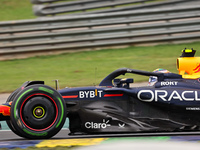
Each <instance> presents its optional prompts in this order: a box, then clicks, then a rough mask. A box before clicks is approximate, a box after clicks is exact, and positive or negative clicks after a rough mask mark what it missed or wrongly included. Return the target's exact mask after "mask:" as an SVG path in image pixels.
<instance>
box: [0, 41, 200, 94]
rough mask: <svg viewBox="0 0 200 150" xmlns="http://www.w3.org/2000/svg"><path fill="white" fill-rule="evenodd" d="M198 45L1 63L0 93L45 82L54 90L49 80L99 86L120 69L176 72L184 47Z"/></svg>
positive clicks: (78, 53)
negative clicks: (25, 83) (35, 82)
mask: <svg viewBox="0 0 200 150" xmlns="http://www.w3.org/2000/svg"><path fill="white" fill-rule="evenodd" d="M199 45H200V42H195V43H188V44H176V45H158V46H151V47H128V48H123V49H108V50H101V51H90V52H77V53H71V54H62V55H55V56H41V57H33V58H28V59H21V60H9V61H1V62H0V83H1V85H0V92H11V91H13V90H14V89H16V88H18V87H19V86H20V85H21V84H22V83H23V82H25V81H30V80H44V81H45V82H46V84H47V85H50V86H53V87H54V82H53V81H52V80H54V79H59V84H60V87H61V88H64V87H66V86H67V87H77V86H92V85H98V84H99V83H100V81H101V80H102V79H103V78H104V77H105V76H107V75H108V74H109V73H111V72H112V71H114V70H116V69H118V68H122V67H127V68H133V69H140V70H146V71H153V70H154V69H156V68H165V69H168V70H170V71H171V72H174V73H177V69H176V59H177V57H179V56H180V55H181V50H182V49H183V48H185V47H187V48H191V47H193V48H194V49H198V48H199ZM196 56H198V52H197V54H196ZM126 77H133V78H134V79H135V81H136V82H141V81H147V80H148V78H147V77H143V76H138V75H132V74H131V75H129V76H126Z"/></svg>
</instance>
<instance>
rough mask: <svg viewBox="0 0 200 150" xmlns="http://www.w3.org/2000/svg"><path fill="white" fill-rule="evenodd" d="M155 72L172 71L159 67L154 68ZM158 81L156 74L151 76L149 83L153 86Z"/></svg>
mask: <svg viewBox="0 0 200 150" xmlns="http://www.w3.org/2000/svg"><path fill="white" fill-rule="evenodd" d="M153 72H155V73H171V72H170V71H168V70H166V69H161V68H158V69H156V70H154V71H153ZM157 81H158V78H157V77H156V76H150V77H149V83H148V85H149V86H153V85H154V84H155V83H156V82H157Z"/></svg>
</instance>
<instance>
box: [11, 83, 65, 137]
mask: <svg viewBox="0 0 200 150" xmlns="http://www.w3.org/2000/svg"><path fill="white" fill-rule="evenodd" d="M65 120H66V106H65V103H64V101H63V98H62V96H61V95H60V94H59V93H58V92H57V91H56V90H54V89H53V88H51V87H49V86H46V85H40V84H37V85H31V86H28V87H26V88H25V89H23V90H22V91H20V92H19V93H18V94H17V95H16V96H15V98H14V100H13V102H12V106H11V123H12V125H13V126H14V128H15V129H16V130H17V132H19V133H20V135H22V136H23V137H25V138H29V139H46V138H50V137H52V136H54V135H55V134H57V133H58V132H59V131H60V130H61V128H62V127H63V125H64V123H65Z"/></svg>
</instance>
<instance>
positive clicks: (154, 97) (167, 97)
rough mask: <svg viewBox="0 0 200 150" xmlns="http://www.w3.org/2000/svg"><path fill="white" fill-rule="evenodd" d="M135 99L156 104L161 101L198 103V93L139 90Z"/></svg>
mask: <svg viewBox="0 0 200 150" xmlns="http://www.w3.org/2000/svg"><path fill="white" fill-rule="evenodd" d="M137 98H138V99H139V100H141V101H145V102H152V101H154V102H157V101H158V100H161V101H171V100H179V101H200V95H199V93H198V91H182V92H178V91H176V90H174V91H172V92H168V91H166V90H155V91H152V90H141V91H139V92H138V93H137Z"/></svg>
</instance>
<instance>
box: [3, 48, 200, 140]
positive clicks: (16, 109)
mask: <svg viewBox="0 0 200 150" xmlns="http://www.w3.org/2000/svg"><path fill="white" fill-rule="evenodd" d="M195 52H196V51H195V50H193V49H184V50H183V52H182V55H181V57H179V58H178V59H177V67H178V70H179V74H174V73H170V72H159V71H158V72H148V71H141V70H135V69H129V68H121V69H118V70H115V71H114V72H112V73H110V74H109V75H108V76H107V77H105V78H104V79H103V80H102V81H101V83H100V84H99V86H91V87H77V88H64V89H61V90H55V89H53V88H51V87H49V86H47V85H44V82H43V81H28V82H25V83H24V84H23V85H22V86H21V87H19V88H18V89H16V90H15V91H14V92H13V93H12V94H11V95H10V96H9V97H8V99H7V101H6V103H5V104H2V105H0V120H6V122H7V124H8V126H9V127H10V129H11V130H12V131H13V132H14V133H15V134H17V135H19V136H21V137H24V138H29V139H41V138H42V139H44V138H51V137H52V136H54V135H56V134H57V133H58V132H59V131H60V130H61V128H62V127H63V124H64V122H65V119H66V118H68V119H69V130H70V135H76V134H79V135H80V134H83V135H85V134H86V135H100V134H103V135H104V134H126V133H137V134H138V133H139V134H140V133H141V134H142V133H146V134H150V133H157V134H159V133H164V134H170V133H177V134H179V133H183V132H184V133H188V134H190V133H199V130H200V117H199V114H200V57H194V54H195ZM127 73H129V74H137V75H143V76H149V77H153V78H154V83H153V84H151V85H147V86H143V87H132V86H130V85H131V84H132V83H133V81H134V80H133V79H132V78H127V79H120V78H117V77H118V76H120V75H125V74H127Z"/></svg>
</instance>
